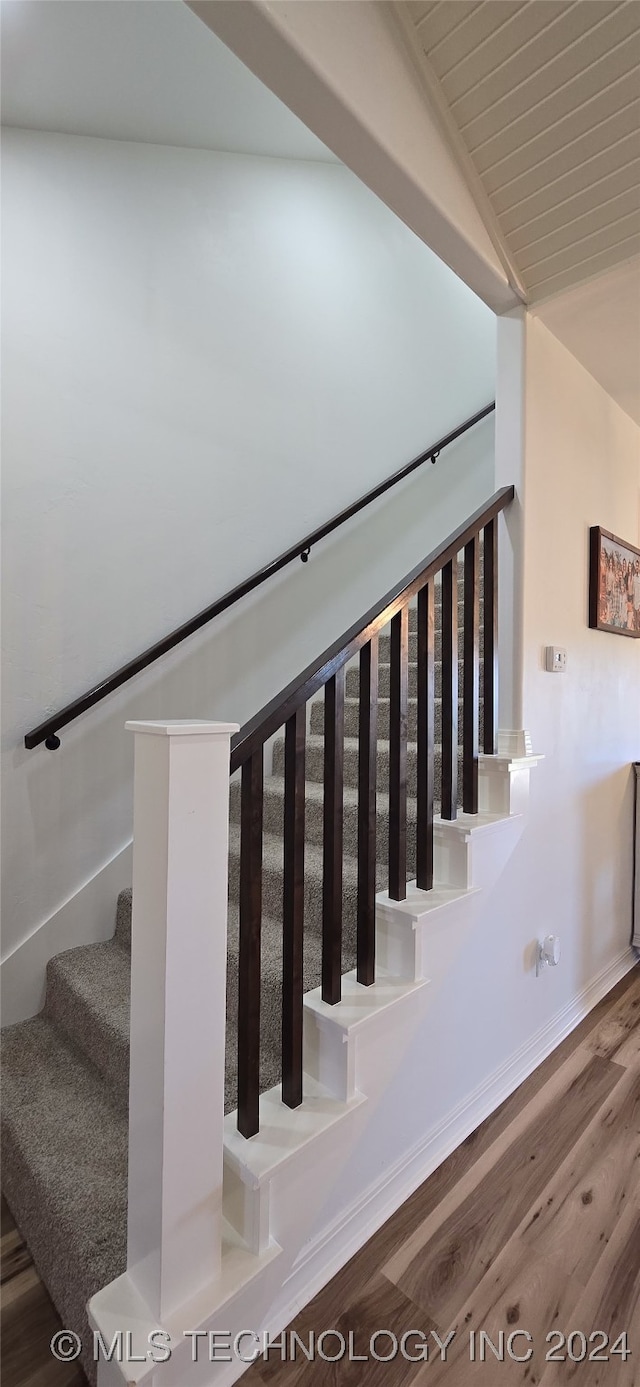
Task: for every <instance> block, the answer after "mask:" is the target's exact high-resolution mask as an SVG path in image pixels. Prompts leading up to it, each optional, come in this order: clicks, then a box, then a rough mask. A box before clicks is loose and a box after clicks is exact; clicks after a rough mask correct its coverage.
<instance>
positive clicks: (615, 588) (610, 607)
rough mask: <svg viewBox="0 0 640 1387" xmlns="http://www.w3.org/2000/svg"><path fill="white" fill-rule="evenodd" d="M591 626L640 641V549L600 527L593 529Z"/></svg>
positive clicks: (590, 540) (593, 527)
mask: <svg viewBox="0 0 640 1387" xmlns="http://www.w3.org/2000/svg"><path fill="white" fill-rule="evenodd" d="M589 626H590V627H591V629H592V630H594V631H609V632H611V633H612V634H613V635H616V636H631V637H632V638H635V639H636V640H638V639H640V549H637V548H636V546H635V544H630V543H629V541H628V540H626V539H620V536H619V535H612V534H611V533H610V531H609V530H603V529H602V527H601V526H600V525H592V526H591V528H590V530H589Z"/></svg>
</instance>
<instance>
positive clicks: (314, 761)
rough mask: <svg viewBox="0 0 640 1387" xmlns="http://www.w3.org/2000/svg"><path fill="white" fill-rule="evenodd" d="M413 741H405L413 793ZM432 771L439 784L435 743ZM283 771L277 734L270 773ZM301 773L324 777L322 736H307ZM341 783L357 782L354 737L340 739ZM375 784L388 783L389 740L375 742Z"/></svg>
mask: <svg viewBox="0 0 640 1387" xmlns="http://www.w3.org/2000/svg"><path fill="white" fill-rule="evenodd" d="M416 766H417V762H416V745H415V742H408V743H407V794H408V795H415V793H416ZM434 767H435V770H434V774H435V783H436V786H438V785H439V784H440V779H441V775H442V748H441V747H440V746H436V748H435V754H434ZM458 770H459V774H460V775H461V774H462V750H461V748H459V749H458ZM283 773H284V737H279V738H277V739H276V741H275V742H274V747H273V774H274V775H283ZM305 773H306V778H307V780H316V781H322V780H323V779H324V739H323V738H322V737H312V736H309V737H307V750H306V758H305ZM344 784H345V785H351V786H352V787H353V788H354V789H356V788H357V785H358V741H357V738H355V737H345V739H344ZM378 785H379V787H380V788H381V789H385V790H386V789H387V787H388V785H389V743H388V742H382V741H380V742H378Z"/></svg>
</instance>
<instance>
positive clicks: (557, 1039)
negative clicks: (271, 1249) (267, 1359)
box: [216, 947, 637, 1387]
mask: <svg viewBox="0 0 640 1387" xmlns="http://www.w3.org/2000/svg"><path fill="white" fill-rule="evenodd" d="M636 962H637V958H636V955H635V953H634V952H633V950H632V949H631V948H630V947H629V948H626V949H625V950H624V952H623V953H622V954H620V955H619V956H618V958H616V959H614V960H613V961H612V962H611V963H609V964H608V965H607V967H606V968H604V969H603V970H602V972H601V973H599V974H598V975H597V977H595V978H593V979H592V981H591V982H590V983H588V984H587V986H586V987H585V988H583V990H582V991H581V992H580V993H579V994H578V996H577V997H576V998H574V1000H573V1001H571V1002H569V1003H568V1004H567V1006H565V1007H563V1009H562V1011H560V1012H559V1013H558V1014H557V1015H556V1016H555V1017H553V1019H552V1020H551V1021H549V1022H547V1023H546V1024H545V1025H544V1026H543V1027H541V1029H540V1030H539V1031H537V1032H536V1034H535V1035H534V1036H532V1037H531V1039H530V1040H528V1041H526V1042H525V1044H524V1045H523V1046H521V1048H520V1049H519V1050H518V1052H517V1053H516V1054H515V1055H513V1056H511V1057H510V1058H509V1059H508V1060H507V1061H505V1063H504V1064H503V1065H501V1066H500V1068H499V1069H497V1070H495V1071H494V1073H493V1074H491V1075H490V1076H489V1078H488V1079H486V1080H485V1081H484V1083H482V1084H480V1085H479V1086H478V1088H476V1089H475V1090H474V1092H473V1093H471V1094H470V1095H469V1097H468V1098H466V1099H465V1100H464V1101H463V1102H462V1103H460V1104H458V1106H457V1107H456V1108H454V1109H453V1111H452V1112H451V1113H450V1114H449V1115H448V1116H447V1117H446V1118H445V1119H444V1120H443V1121H442V1122H441V1123H440V1124H439V1125H438V1127H437V1128H436V1129H435V1130H434V1131H432V1132H430V1133H429V1135H428V1136H427V1137H426V1139H424V1140H423V1141H421V1142H420V1143H418V1144H417V1145H416V1146H414V1147H413V1148H412V1149H411V1150H410V1151H408V1152H407V1153H405V1155H404V1156H403V1157H401V1159H400V1160H398V1161H397V1162H396V1164H395V1165H394V1166H393V1167H392V1168H391V1169H390V1170H387V1171H385V1173H384V1175H383V1176H382V1177H381V1178H380V1180H378V1181H377V1182H376V1183H375V1184H374V1185H370V1186H369V1188H368V1189H367V1190H366V1191H364V1193H363V1194H362V1196H361V1197H360V1199H359V1200H358V1201H357V1202H354V1203H353V1204H352V1205H351V1206H350V1208H349V1209H347V1210H345V1211H344V1212H343V1213H342V1214H341V1215H340V1217H339V1218H337V1219H336V1220H335V1221H334V1222H333V1223H331V1224H330V1225H328V1226H327V1227H326V1228H324V1229H322V1231H321V1232H320V1233H319V1234H318V1235H317V1236H316V1237H315V1238H314V1239H313V1240H312V1241H311V1242H310V1243H308V1244H307V1245H306V1247H305V1248H304V1249H303V1252H302V1253H301V1255H300V1256H299V1258H298V1260H297V1262H296V1263H295V1265H294V1266H293V1268H292V1270H291V1273H290V1275H289V1276H288V1278H287V1280H286V1281H285V1283H284V1285H283V1287H282V1297H281V1305H274V1308H273V1322H272V1321H271V1316H270V1317H269V1325H268V1328H269V1332H270V1334H273V1335H276V1334H279V1333H280V1332H281V1330H282V1329H284V1328H285V1326H286V1325H287V1324H289V1323H290V1322H291V1320H292V1319H293V1318H294V1317H295V1316H296V1315H297V1314H298V1313H299V1311H300V1310H302V1309H303V1308H304V1306H305V1305H307V1304H308V1303H309V1301H310V1300H312V1299H313V1297H314V1296H315V1295H317V1293H318V1291H320V1290H321V1289H322V1287H323V1286H325V1285H326V1284H327V1282H328V1281H329V1280H330V1279H331V1277H332V1276H335V1275H336V1273H337V1272H338V1271H340V1269H341V1268H342V1267H343V1266H344V1265H345V1263H346V1262H348V1261H349V1259H350V1257H353V1255H354V1254H355V1253H356V1252H357V1251H358V1250H359V1249H360V1248H361V1247H363V1246H364V1244H365V1243H366V1242H367V1241H368V1239H369V1238H370V1237H371V1236H372V1235H373V1234H374V1233H375V1232H377V1230H378V1229H379V1228H380V1227H381V1226H382V1224H383V1223H385V1222H386V1220H387V1219H388V1218H390V1217H391V1215H392V1214H393V1213H395V1212H396V1210H397V1209H399V1208H400V1206H401V1205H402V1204H403V1203H404V1202H405V1200H406V1199H408V1198H409V1196H410V1195H411V1194H413V1193H414V1191H415V1190H416V1189H417V1188H418V1186H419V1185H421V1184H422V1183H423V1182H424V1181H425V1180H426V1179H428V1177H429V1175H431V1174H432V1172H433V1171H434V1170H436V1169H437V1167H438V1166H439V1165H441V1164H442V1162H443V1161H444V1160H446V1159H447V1157H448V1156H450V1155H451V1153H452V1152H453V1151H455V1150H456V1148H457V1147H458V1146H460V1144H461V1143H462V1142H463V1141H465V1139H466V1138H467V1137H468V1136H470V1134H471V1133H472V1132H474V1131H475V1129H476V1127H478V1126H479V1125H480V1123H481V1122H484V1120H485V1118H487V1117H489V1116H490V1115H491V1113H492V1112H495V1110H496V1108H498V1107H499V1106H500V1104H501V1103H503V1102H504V1100H505V1098H508V1097H509V1095H510V1094H511V1093H513V1091H514V1090H515V1089H516V1088H518V1086H519V1085H520V1084H521V1083H523V1081H524V1080H525V1079H526V1078H528V1076H529V1074H531V1073H532V1072H533V1070H534V1069H536V1068H537V1066H538V1065H539V1064H541V1063H542V1061H543V1060H544V1059H546V1057H547V1055H549V1054H551V1052H552V1051H553V1050H555V1049H556V1047H557V1046H558V1045H559V1044H560V1043H561V1041H563V1040H564V1039H565V1037H566V1036H567V1035H569V1034H570V1032H571V1031H573V1030H574V1029H575V1027H576V1026H577V1025H579V1023H580V1022H581V1021H582V1020H584V1018H585V1017H586V1016H588V1014H589V1012H590V1011H592V1010H593V1008H594V1007H595V1006H596V1005H597V1003H598V1002H599V1001H601V1000H602V998H603V997H605V996H606V995H607V993H608V992H610V991H611V988H612V987H615V985H616V983H617V982H619V981H620V980H621V979H622V978H623V977H624V976H625V974H626V973H628V972H629V970H630V969H631V968H632V967H633V966H634V964H635V963H636ZM240 1366H241V1365H235V1364H234V1365H229V1370H230V1375H229V1377H228V1378H227V1376H226V1374H225V1376H224V1383H223V1379H222V1377H218V1376H216V1384H217V1387H228V1384H230V1383H231V1382H233V1381H235V1380H236V1379H237V1378H238V1377H239V1376H240V1375H241V1374H240V1371H239V1368H240Z"/></svg>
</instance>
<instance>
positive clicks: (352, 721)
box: [309, 698, 482, 742]
mask: <svg viewBox="0 0 640 1387" xmlns="http://www.w3.org/2000/svg"><path fill="white" fill-rule="evenodd" d="M389 710H390V702H389V699H388V698H380V699H379V701H378V728H377V735H378V737H381V738H382V739H383V741H386V740H387V739H388V737H389ZM462 716H463V702H462V699H459V700H458V740H459V741H462ZM359 718H360V700H359V699H358V698H347V699H345V705H344V734H345V737H357V736H358V735H359ZM480 726H481V727H482V720H481V722H480ZM417 728H418V700H417V699H416V698H410V699H409V706H408V709H407V737H408V739H409V741H410V742H415V740H416V737H417V735H418V731H417ZM309 730H310V732H311V733H312V734H313V735H315V736H318V737H322V736H324V699H315V700H314V702H313V703H312V705H311V721H310V724H309ZM434 737H435V740H436V742H440V741H441V740H442V699H441V698H436V700H435V706H434Z"/></svg>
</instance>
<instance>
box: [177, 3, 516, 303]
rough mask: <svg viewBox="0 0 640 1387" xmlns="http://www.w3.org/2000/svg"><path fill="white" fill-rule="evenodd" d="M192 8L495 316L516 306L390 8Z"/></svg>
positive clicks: (238, 5) (482, 217)
mask: <svg viewBox="0 0 640 1387" xmlns="http://www.w3.org/2000/svg"><path fill="white" fill-rule="evenodd" d="M188 3H189V6H190V8H191V9H192V10H193V11H194V12H195V13H196V14H197V15H199V17H200V18H201V19H202V20H203V22H204V23H205V24H206V25H207V26H208V28H210V29H212V30H213V32H214V33H215V34H217V35H218V37H219V38H221V39H222V40H223V42H224V43H226V44H227V45H228V47H229V48H230V49H231V50H232V52H234V53H235V54H237V56H238V57H239V58H241V59H242V61H243V63H246V65H247V67H249V68H250V69H251V71H252V72H254V73H255V74H256V76H257V77H259V78H260V80H261V81H262V82H264V83H265V85H266V86H268V87H270V89H271V91H273V92H275V94H276V96H279V97H280V99H281V100H282V101H284V103H285V105H286V106H288V107H289V109H290V110H292V111H294V112H295V114H296V115H297V116H299V117H300V119H301V120H303V121H304V123H305V125H307V126H308V127H309V129H310V130H313V131H314V133H315V134H316V135H318V136H319V138H320V139H321V140H322V141H323V143H324V144H325V145H327V146H328V147H329V148H330V149H332V150H333V151H334V153H335V154H337V155H338V158H340V159H342V160H344V163H345V164H346V165H347V166H348V167H349V168H350V169H353V170H354V172H356V173H357V174H358V177H359V178H361V179H362V180H363V182H364V183H366V185H367V187H369V188H372V189H373V191H374V192H375V193H377V195H378V197H381V198H382V199H383V201H384V202H385V203H386V204H387V206H388V207H392V208H393V210H394V211H395V212H397V214H398V216H399V217H402V220H403V221H404V222H406V224H407V226H410V227H412V229H413V230H414V231H415V232H417V234H418V236H420V237H421V238H422V239H423V241H424V242H425V244H426V245H428V246H431V247H432V248H433V250H435V251H436V252H437V254H438V255H439V256H440V257H441V259H442V260H443V261H444V263H445V264H447V265H450V266H451V268H452V269H454V270H455V272H456V274H458V275H460V278H461V279H462V280H464V282H465V283H466V284H468V285H470V287H471V288H472V289H473V290H474V291H475V293H476V294H479V295H480V297H481V298H482V299H484V301H485V303H488V304H489V305H490V306H491V308H493V309H495V311H496V312H500V313H503V312H505V311H506V310H507V309H509V308H512V307H515V306H517V304H518V303H519V302H520V298H521V296H520V293H519V292H516V291H515V289H514V288H513V287H512V285H511V283H510V280H509V277H508V275H507V272H506V269H505V263H504V258H503V256H502V254H501V253H499V251H498V249H497V238H496V237H495V235H493V236H492V235H490V234H489V230H488V224H487V220H486V208H485V207H484V206H483V210H482V213H481V212H480V210H479V208H478V206H477V203H476V200H475V198H474V195H473V194H472V192H471V190H470V188H469V185H468V176H467V174H466V172H463V170H462V168H461V167H460V164H459V161H458V158H457V156H456V155H454V154H453V152H452V147H451V142H450V140H449V137H448V135H447V134H445V133H444V130H443V123H442V120H441V117H440V113H439V112H438V111H436V110H435V109H434V108H432V105H431V103H430V101H429V98H428V94H427V91H426V88H425V82H424V78H423V75H422V73H420V74H419V73H418V70H417V65H416V61H415V57H414V55H413V53H412V52H411V51H410V48H409V43H408V39H407V36H406V34H405V32H404V25H403V24H401V23H400V22H399V20H398V17H397V16H396V15H395V13H394V11H393V6H391V5H383V4H375V5H371V4H369V5H355V4H344V3H343V2H342V0H305V4H304V5H296V4H293V5H292V4H289V3H287V0H270V3H269V4H268V5H265V4H263V3H261V0H188Z"/></svg>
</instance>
